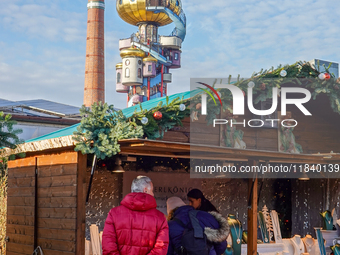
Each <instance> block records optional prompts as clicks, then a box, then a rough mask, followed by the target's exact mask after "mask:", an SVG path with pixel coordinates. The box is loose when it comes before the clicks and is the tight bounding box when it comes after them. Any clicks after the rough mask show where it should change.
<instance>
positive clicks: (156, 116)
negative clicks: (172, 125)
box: [153, 111, 163, 120]
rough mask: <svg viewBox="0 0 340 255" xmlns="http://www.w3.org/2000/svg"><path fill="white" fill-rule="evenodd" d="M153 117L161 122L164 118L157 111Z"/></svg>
mask: <svg viewBox="0 0 340 255" xmlns="http://www.w3.org/2000/svg"><path fill="white" fill-rule="evenodd" d="M153 117H154V119H155V120H160V119H161V118H162V117H163V115H162V113H161V112H160V111H157V112H155V113H154V114H153Z"/></svg>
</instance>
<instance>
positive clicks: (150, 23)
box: [116, 0, 186, 106]
mask: <svg viewBox="0 0 340 255" xmlns="http://www.w3.org/2000/svg"><path fill="white" fill-rule="evenodd" d="M116 8H117V12H118V15H119V17H120V18H121V19H122V20H124V21H125V22H127V23H129V24H131V25H134V26H137V27H138V32H137V33H134V34H132V35H131V36H130V37H129V38H126V39H121V40H120V41H119V50H120V51H121V53H120V55H121V57H122V63H123V65H122V70H121V75H122V84H123V85H125V86H129V87H130V88H129V92H128V101H129V98H130V99H131V100H130V103H129V106H131V105H133V104H134V101H133V100H132V98H136V96H135V95H136V94H137V95H138V96H139V97H140V98H141V99H142V100H141V101H147V100H149V99H152V98H154V97H162V96H163V95H166V94H167V89H166V86H167V84H166V83H169V82H171V74H170V73H169V69H170V68H179V67H180V54H181V51H180V48H181V45H182V42H183V40H184V38H185V34H186V18H185V14H184V12H183V10H182V2H181V0H116ZM172 22H173V23H174V24H175V29H174V30H173V32H172V33H171V35H170V36H159V35H158V27H161V26H165V25H168V24H170V23H172ZM148 55H150V56H149V57H148V58H146V59H147V60H152V61H151V62H150V61H145V57H147V56H148ZM141 58H142V59H143V58H144V60H143V61H140V60H141ZM126 60H128V61H127V62H126V63H128V65H126V63H125V61H126ZM135 60H136V61H135ZM135 62H136V63H135ZM143 62H144V63H143ZM146 64H148V70H147V69H146V67H144V66H145V65H146ZM135 65H136V66H135ZM141 65H142V70H143V72H142V77H141V75H140V73H141V72H140V71H139V70H140V68H141ZM132 70H133V73H135V72H134V70H137V72H136V74H137V76H135V75H133V77H132V76H131V74H132V73H130V72H131V71H132ZM149 70H150V71H149ZM149 72H150V73H149ZM124 76H126V77H124ZM134 77H136V79H135V78H134ZM137 79H138V80H137ZM141 81H142V82H141ZM117 86H118V85H117ZM136 86H140V87H139V88H138V89H136ZM117 88H118V87H117ZM120 90H121V89H120ZM150 91H152V92H151V93H150Z"/></svg>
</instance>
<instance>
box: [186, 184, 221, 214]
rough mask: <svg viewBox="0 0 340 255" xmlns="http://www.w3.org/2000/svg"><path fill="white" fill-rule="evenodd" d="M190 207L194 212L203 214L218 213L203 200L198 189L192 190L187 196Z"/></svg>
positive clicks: (203, 197)
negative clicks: (197, 211) (202, 212)
mask: <svg viewBox="0 0 340 255" xmlns="http://www.w3.org/2000/svg"><path fill="white" fill-rule="evenodd" d="M187 196H188V200H189V202H190V205H191V206H192V207H194V208H195V209H196V210H200V211H204V212H218V211H217V209H216V207H215V206H214V205H213V204H212V203H211V202H210V201H209V200H208V199H206V198H205V196H204V195H203V193H202V191H200V190H199V189H192V190H190V191H189V192H188V194H187Z"/></svg>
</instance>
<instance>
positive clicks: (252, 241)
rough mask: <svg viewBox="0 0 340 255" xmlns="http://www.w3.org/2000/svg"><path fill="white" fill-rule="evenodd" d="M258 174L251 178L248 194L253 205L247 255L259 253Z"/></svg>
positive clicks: (249, 214) (249, 216)
mask: <svg viewBox="0 0 340 255" xmlns="http://www.w3.org/2000/svg"><path fill="white" fill-rule="evenodd" d="M251 164H252V165H253V166H254V165H257V164H258V161H256V160H252V162H251ZM257 183H258V181H257V176H255V179H249V182H248V194H249V196H248V197H249V199H250V202H251V207H250V208H248V244H247V255H256V254H257Z"/></svg>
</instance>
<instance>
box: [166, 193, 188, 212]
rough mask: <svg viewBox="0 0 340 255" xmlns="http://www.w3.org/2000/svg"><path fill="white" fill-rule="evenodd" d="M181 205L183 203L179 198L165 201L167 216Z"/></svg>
mask: <svg viewBox="0 0 340 255" xmlns="http://www.w3.org/2000/svg"><path fill="white" fill-rule="evenodd" d="M183 205H185V203H184V202H183V200H182V199H180V198H179V197H170V198H168V200H167V201H166V211H167V213H168V214H169V213H170V212H171V211H172V210H173V209H175V208H176V207H181V206H183Z"/></svg>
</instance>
